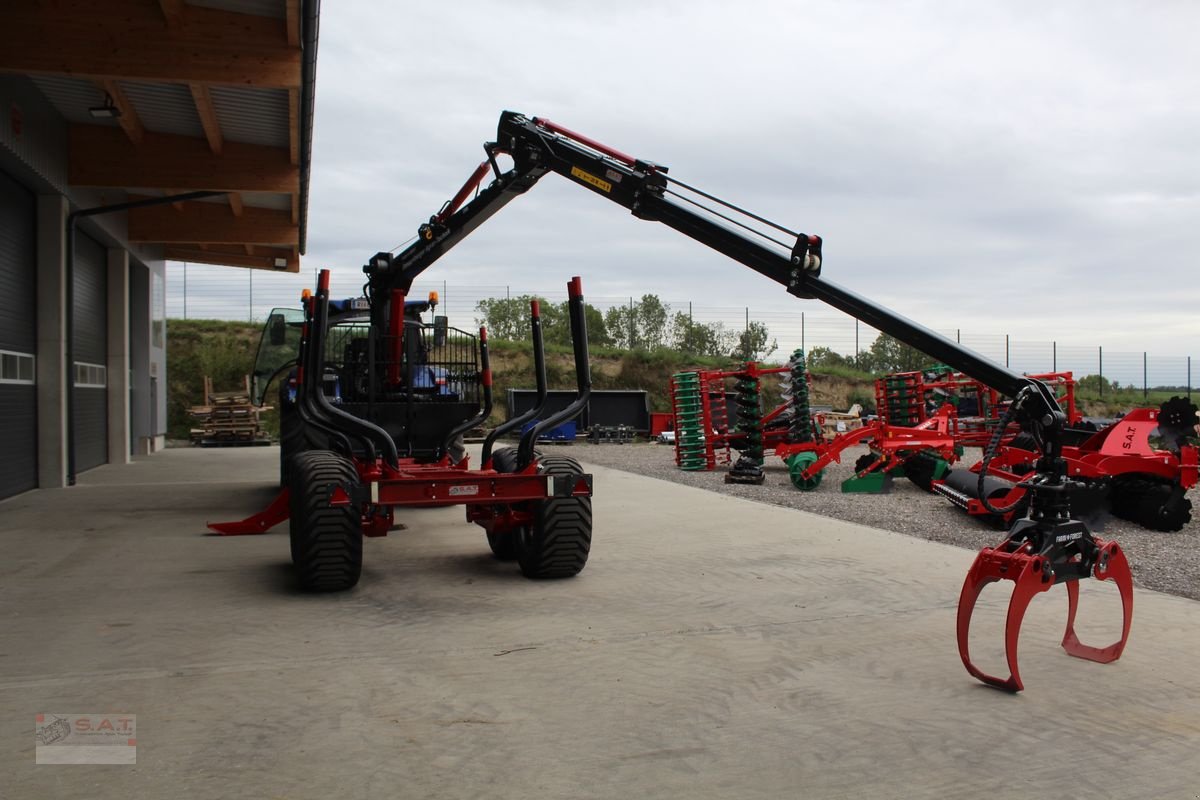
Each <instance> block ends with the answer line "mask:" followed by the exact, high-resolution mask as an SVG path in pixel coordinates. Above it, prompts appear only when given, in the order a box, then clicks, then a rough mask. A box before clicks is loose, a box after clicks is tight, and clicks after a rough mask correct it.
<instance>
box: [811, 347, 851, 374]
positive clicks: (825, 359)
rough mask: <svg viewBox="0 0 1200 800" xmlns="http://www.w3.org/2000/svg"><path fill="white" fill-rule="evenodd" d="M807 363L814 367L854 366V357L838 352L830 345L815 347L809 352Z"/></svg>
mask: <svg viewBox="0 0 1200 800" xmlns="http://www.w3.org/2000/svg"><path fill="white" fill-rule="evenodd" d="M807 356H808V357H807V359H805V364H806V365H807V366H808V367H809V369H812V368H813V367H849V366H852V364H851V361H852V359H849V358H846V356H844V355H842V354H841V353H836V352H834V351H833V350H830V349H829V348H828V347H814V348H812V349H811V350H809V351H808V353H807Z"/></svg>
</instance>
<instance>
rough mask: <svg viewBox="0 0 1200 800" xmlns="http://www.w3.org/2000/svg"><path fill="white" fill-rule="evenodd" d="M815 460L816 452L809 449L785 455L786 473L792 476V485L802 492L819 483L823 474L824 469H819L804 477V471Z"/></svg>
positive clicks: (813, 487)
mask: <svg viewBox="0 0 1200 800" xmlns="http://www.w3.org/2000/svg"><path fill="white" fill-rule="evenodd" d="M816 461H817V454H816V453H814V452H811V451H806V452H803V453H795V454H793V455H790V456H788V457H787V468H788V474H789V475H790V476H791V478H792V486H795V487H796V488H797V489H799V490H800V491H802V492H811V491H812V490H813V489H816V488H817V487H818V486H820V485H821V478H823V477H824V476H825V470H821V471H820V472H818V473H817V474H816V475H810V476H809V477H807V478H806V477H804V471H805V470H806V469H808V468H809V467H810V466H812V465H813V464H815V463H816Z"/></svg>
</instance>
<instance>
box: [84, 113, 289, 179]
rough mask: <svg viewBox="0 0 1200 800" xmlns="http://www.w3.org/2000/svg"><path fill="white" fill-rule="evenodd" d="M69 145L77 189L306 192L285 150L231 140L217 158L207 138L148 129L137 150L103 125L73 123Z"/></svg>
mask: <svg viewBox="0 0 1200 800" xmlns="http://www.w3.org/2000/svg"><path fill="white" fill-rule="evenodd" d="M69 141H70V145H69V164H70V166H69V169H68V171H67V180H68V182H70V183H71V184H72V185H74V186H132V187H147V188H161V187H163V186H187V187H190V188H191V189H196V190H215V191H243V192H278V193H281V194H296V193H298V192H299V191H300V169H299V168H298V167H297V166H295V165H293V164H292V163H291V162H290V159H289V158H288V151H287V149H286V148H282V147H266V146H263V145H256V144H246V143H244V142H225V143H224V146H223V147H222V152H221V155H220V156H217V155H215V154H214V153H213V152H212V151H211V150H210V149H209V146H208V144H207V143H206V142H205V141H204V140H202V139H195V138H193V137H190V136H176V135H173V134H166V133H152V132H149V131H147V132H146V134H145V136H144V137H143V138H142V142H141V144H139V145H136V146H135V145H133V144H131V143H130V142H129V141H128V140H127V139H126V138H125V134H124V133H122V132H121V131H119V130H117V129H115V128H106V127H103V126H100V125H72V126H71V129H70V135H69Z"/></svg>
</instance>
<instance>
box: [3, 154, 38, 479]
mask: <svg viewBox="0 0 1200 800" xmlns="http://www.w3.org/2000/svg"><path fill="white" fill-rule="evenodd" d="M35 208H36V206H35V201H34V197H33V193H32V192H29V191H27V190H26V189H25V187H23V186H21V185H20V184H19V183H17V182H16V181H14V180H13V179H12V178H10V177H8V175H6V174H5V173H3V172H0V442H3V443H4V448H3V454H4V455H3V458H0V498H3V497H10V496H12V495H14V494H17V493H18V492H23V491H25V490H27V489H32V488H34V487H35V486H37V386H36V384H35V375H36V371H35V369H34V366H35V365H34V353H35V351H36V350H37V320H36V317H35V314H36V310H37V284H36V275H37V272H36V268H37V254H36V251H35V249H34V242H35V241H36V236H37V234H36V230H35V225H36V216H35V214H36V211H35Z"/></svg>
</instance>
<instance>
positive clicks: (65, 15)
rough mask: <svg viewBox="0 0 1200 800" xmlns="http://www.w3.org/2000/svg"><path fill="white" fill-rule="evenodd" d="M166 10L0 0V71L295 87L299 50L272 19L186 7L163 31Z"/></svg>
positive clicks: (66, 0) (133, 3)
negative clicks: (0, 14) (0, 16)
mask: <svg viewBox="0 0 1200 800" xmlns="http://www.w3.org/2000/svg"><path fill="white" fill-rule="evenodd" d="M168 5H169V4H168ZM181 10H182V9H181ZM166 13H167V12H166V11H164V10H163V9H162V8H161V7H160V8H156V7H155V4H151V3H147V2H145V1H144V0H105V2H103V3H97V2H94V0H60V2H58V3H55V4H53V5H39V4H36V3H25V2H22V3H7V4H6V5H5V9H4V24H3V25H2V26H0V72H21V73H33V74H51V75H74V76H77V77H83V78H93V79H102V78H113V79H117V80H126V79H128V80H144V81H172V82H177V83H208V84H219V85H232V86H258V87H271V88H283V89H288V88H295V87H299V86H300V83H301V71H302V70H301V51H300V49H299V48H298V47H294V46H289V45H288V33H287V31H286V30H285V29H284V28H285V26H283V25H280V24H279V20H278V19H272V18H270V17H260V16H255V15H253V14H239V13H236V12H232V11H223V10H217V9H211V8H203V7H200V6H187V8H186V15H187V20H186V24H181V25H170V24H168V25H167V26H166V28H165V29H164V26H163V17H164V15H165V14H166ZM167 19H168V22H170V17H167Z"/></svg>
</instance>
